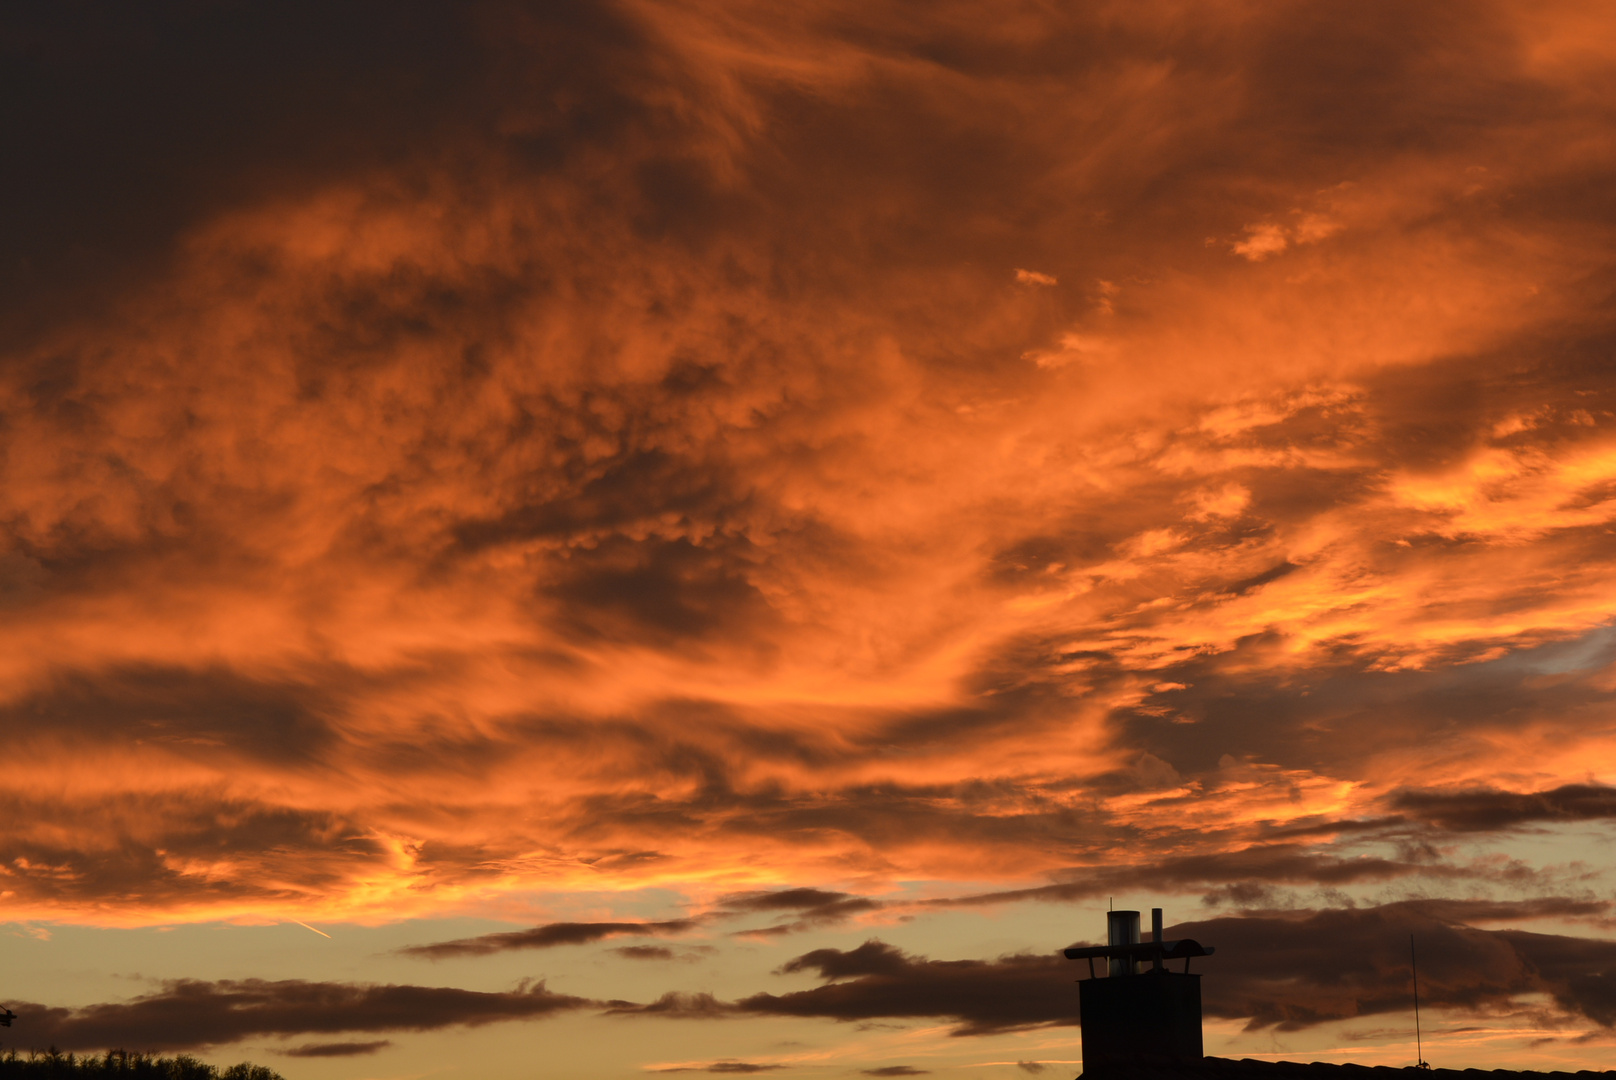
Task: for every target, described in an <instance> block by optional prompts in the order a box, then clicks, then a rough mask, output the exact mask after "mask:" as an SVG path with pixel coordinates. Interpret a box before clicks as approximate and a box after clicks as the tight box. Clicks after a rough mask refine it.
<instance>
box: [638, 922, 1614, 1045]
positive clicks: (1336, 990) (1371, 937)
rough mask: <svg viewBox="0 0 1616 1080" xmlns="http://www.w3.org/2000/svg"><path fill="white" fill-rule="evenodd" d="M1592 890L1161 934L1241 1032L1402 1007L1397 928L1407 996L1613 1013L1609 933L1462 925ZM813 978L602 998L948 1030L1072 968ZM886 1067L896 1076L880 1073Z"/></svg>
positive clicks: (897, 971)
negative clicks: (1193, 952) (1544, 1003)
mask: <svg viewBox="0 0 1616 1080" xmlns="http://www.w3.org/2000/svg"><path fill="white" fill-rule="evenodd" d="M1609 908H1610V904H1609V903H1608V902H1604V901H1583V900H1570V899H1557V898H1544V899H1542V900H1529V901H1522V902H1494V901H1486V900H1468V901H1466V900H1447V901H1405V902H1400V903H1394V904H1387V905H1383V906H1380V907H1373V908H1359V909H1341V910H1326V911H1310V910H1298V911H1290V912H1285V913H1283V914H1271V915H1269V914H1264V915H1252V916H1247V917H1225V918H1216V919H1208V920H1202V921H1197V922H1189V923H1181V924H1178V925H1176V926H1169V927H1167V928H1166V929H1167V932H1168V933H1169V934H1170V935H1171V936H1172V937H1173V938H1175V939H1176V938H1191V939H1193V940H1196V941H1199V942H1200V943H1201V944H1203V945H1210V946H1212V947H1214V948H1215V949H1216V950H1217V952H1216V954H1215V955H1214V956H1212V957H1210V958H1208V959H1206V960H1203V961H1201V962H1200V970H1201V972H1202V974H1203V975H1204V976H1205V978H1204V980H1203V983H1202V995H1203V1001H1204V1003H1205V1010H1206V1013H1207V1015H1209V1016H1219V1017H1226V1018H1230V1019H1239V1020H1244V1021H1245V1022H1246V1026H1247V1029H1248V1030H1259V1029H1263V1028H1269V1027H1273V1028H1277V1029H1279V1030H1282V1031H1291V1030H1299V1029H1302V1028H1306V1027H1311V1026H1314V1025H1317V1024H1322V1023H1327V1022H1331V1021H1338V1020H1347V1019H1352V1018H1355V1017H1363V1016H1374V1015H1381V1014H1387V1013H1402V1012H1405V1011H1407V1010H1409V1009H1411V1008H1412V1000H1413V999H1412V990H1411V985H1412V983H1411V976H1410V967H1409V953H1408V946H1409V935H1410V934H1413V935H1414V936H1415V938H1416V941H1417V943H1418V948H1419V956H1420V993H1421V1000H1422V1001H1424V1002H1427V1003H1428V1004H1430V1005H1432V1006H1437V1007H1444V1006H1445V1007H1449V1008H1454V1009H1459V1010H1465V1011H1470V1012H1476V1011H1487V1012H1490V1013H1492V1014H1495V1015H1497V1014H1506V1013H1509V1012H1530V1011H1531V1010H1532V1009H1534V1008H1536V1007H1537V1006H1535V1005H1534V1004H1532V1001H1531V997H1532V995H1546V996H1548V997H1549V998H1551V999H1552V1000H1553V1001H1555V1002H1556V1003H1557V1004H1558V1005H1559V1007H1560V1008H1561V1009H1563V1010H1565V1011H1566V1012H1567V1013H1571V1014H1579V1015H1581V1016H1583V1017H1586V1018H1588V1019H1590V1020H1592V1021H1594V1022H1595V1023H1597V1024H1600V1025H1602V1026H1606V1027H1609V1026H1612V1025H1613V1024H1616V994H1612V993H1611V991H1610V987H1611V986H1612V985H1616V943H1612V942H1608V941H1604V940H1602V939H1598V938H1577V937H1568V936H1563V935H1553V934H1535V933H1529V932H1526V931H1522V930H1514V929H1503V930H1487V929H1481V928H1478V927H1476V926H1473V925H1469V923H1477V922H1489V921H1511V920H1518V919H1523V918H1541V917H1549V916H1560V917H1566V916H1572V917H1576V916H1600V915H1603V914H1605V913H1607V912H1608V910H1609ZM781 971H782V973H786V974H794V973H800V972H813V973H815V974H817V975H818V976H819V977H820V978H821V979H823V980H825V985H822V986H819V987H815V988H813V989H811V990H802V991H796V992H792V993H786V994H770V993H760V994H754V995H751V996H750V997H746V998H742V999H740V1000H738V1001H734V1002H721V1001H718V1000H717V999H715V998H713V997H712V996H711V995H707V994H701V995H681V994H667V995H664V996H663V997H662V998H661V999H659V1000H658V1001H657V1002H655V1003H653V1004H652V1005H633V1004H631V1003H627V1002H611V1003H609V1005H610V1006H611V1010H610V1011H612V1012H614V1013H617V1014H620V1015H634V1014H638V1015H662V1016H667V1017H670V1018H685V1019H721V1018H726V1017H729V1018H734V1017H737V1016H745V1015H757V1014H762V1015H769V1016H802V1017H824V1018H827V1019H833V1020H839V1021H858V1022H862V1021H872V1020H893V1019H899V1020H901V1019H911V1018H942V1019H946V1020H949V1021H951V1022H952V1023H953V1024H954V1029H953V1032H952V1034H954V1035H956V1036H970V1035H985V1034H993V1033H998V1032H1004V1031H1013V1030H1018V1029H1021V1028H1029V1027H1040V1026H1050V1025H1071V1024H1076V1023H1077V1022H1078V1016H1077V993H1076V990H1075V988H1074V987H1073V985H1072V984H1073V982H1074V980H1076V979H1078V978H1081V977H1082V976H1083V974H1084V970H1083V969H1081V968H1080V967H1079V965H1077V964H1074V963H1073V962H1072V961H1069V960H1066V959H1065V958H1064V957H1061V956H1059V955H1055V956H1033V955H1010V956H1002V957H999V958H997V959H994V960H931V959H928V958H926V957H920V956H914V955H912V954H909V953H906V952H904V951H903V950H901V949H898V948H895V947H893V946H891V945H888V944H886V943H884V942H881V941H878V940H874V939H872V940H870V941H866V942H865V943H864V944H863V945H860V946H859V947H858V948H856V949H851V950H842V949H834V948H826V949H815V950H813V951H812V952H808V953H804V954H802V955H801V956H798V957H796V958H794V959H792V960H790V961H788V962H787V963H786V964H785V965H783V967H782V968H781ZM890 1075H898V1074H890Z"/></svg>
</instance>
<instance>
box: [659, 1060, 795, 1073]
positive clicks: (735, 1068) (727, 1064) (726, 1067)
mask: <svg viewBox="0 0 1616 1080" xmlns="http://www.w3.org/2000/svg"><path fill="white" fill-rule="evenodd" d="M785 1067H786V1066H784V1065H765V1064H760V1063H758V1062H753V1061H715V1062H713V1063H712V1064H710V1065H680V1066H676V1067H674V1068H671V1069H655V1070H653V1071H654V1072H659V1073H683V1072H705V1073H761V1072H774V1071H775V1070H776V1069H784V1068H785Z"/></svg>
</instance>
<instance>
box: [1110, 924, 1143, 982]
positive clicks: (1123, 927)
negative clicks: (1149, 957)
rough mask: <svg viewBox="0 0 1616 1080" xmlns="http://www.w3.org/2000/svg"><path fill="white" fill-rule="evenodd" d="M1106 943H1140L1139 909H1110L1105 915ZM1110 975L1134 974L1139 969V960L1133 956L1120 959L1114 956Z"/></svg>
mask: <svg viewBox="0 0 1616 1080" xmlns="http://www.w3.org/2000/svg"><path fill="white" fill-rule="evenodd" d="M1105 930H1106V944H1107V945H1137V944H1139V913H1138V912H1137V911H1110V912H1107V913H1106V916H1105ZM1110 963H1111V967H1110V970H1109V971H1108V972H1107V974H1109V975H1134V974H1137V973H1138V971H1139V961H1137V960H1134V959H1133V958H1132V957H1129V958H1127V959H1118V958H1116V957H1113V958H1112V959H1111V961H1110Z"/></svg>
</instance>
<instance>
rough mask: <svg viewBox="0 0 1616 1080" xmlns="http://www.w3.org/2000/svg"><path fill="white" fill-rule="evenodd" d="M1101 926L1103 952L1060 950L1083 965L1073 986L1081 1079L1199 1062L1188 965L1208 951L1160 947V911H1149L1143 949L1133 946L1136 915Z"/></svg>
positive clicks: (1113, 915)
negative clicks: (1099, 968) (1176, 967)
mask: <svg viewBox="0 0 1616 1080" xmlns="http://www.w3.org/2000/svg"><path fill="white" fill-rule="evenodd" d="M1105 921H1106V944H1104V945H1099V946H1095V947H1093V948H1086V947H1085V948H1073V949H1067V950H1066V956H1067V958H1068V959H1072V960H1087V961H1088V962H1089V977H1088V978H1087V979H1083V980H1081V981H1080V982H1079V983H1078V1004H1079V1007H1080V1008H1081V1010H1082V1012H1081V1022H1082V1028H1083V1071H1084V1072H1085V1073H1088V1072H1094V1071H1100V1072H1104V1071H1106V1070H1108V1069H1115V1068H1118V1067H1126V1066H1130V1065H1140V1064H1146V1063H1164V1062H1185V1061H1199V1060H1201V1057H1202V1056H1203V1055H1202V1051H1201V977H1200V976H1199V975H1191V974H1190V958H1191V957H1194V956H1210V955H1212V952H1213V950H1212V949H1207V948H1202V947H1201V945H1200V943H1199V942H1195V941H1190V940H1187V939H1186V940H1184V941H1163V940H1162V909H1161V908H1152V909H1151V912H1150V929H1151V934H1150V938H1151V939H1150V940H1149V941H1140V940H1139V913H1138V912H1137V911H1112V912H1109V913H1107V915H1106V920H1105ZM1098 959H1105V960H1107V961H1108V963H1107V965H1106V974H1105V977H1104V978H1100V977H1097V975H1096V972H1095V970H1094V961H1095V960H1098ZM1169 960H1183V961H1184V970H1183V971H1181V972H1180V971H1169V970H1168V969H1167V961H1169ZM1145 964H1148V965H1149V966H1148V968H1144V969H1143V970H1141V968H1142V967H1143V966H1144V965H1145Z"/></svg>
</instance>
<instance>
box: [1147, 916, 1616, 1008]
mask: <svg viewBox="0 0 1616 1080" xmlns="http://www.w3.org/2000/svg"><path fill="white" fill-rule="evenodd" d="M1557 908H1558V909H1559V910H1557ZM1606 909H1607V905H1605V904H1602V903H1601V904H1594V903H1590V904H1587V905H1579V904H1577V903H1576V902H1571V903H1565V902H1562V903H1561V904H1558V905H1557V904H1555V903H1554V902H1552V901H1549V902H1544V903H1541V904H1536V903H1533V902H1527V903H1525V904H1522V905H1519V906H1517V905H1513V904H1499V905H1494V904H1491V903H1488V902H1484V901H1482V902H1469V903H1466V902H1449V903H1446V904H1443V903H1437V904H1429V903H1426V902H1420V901H1409V902H1404V903H1398V904H1388V905H1384V906H1381V907H1376V908H1363V909H1356V910H1339V911H1320V912H1298V913H1295V914H1293V915H1285V916H1278V917H1263V916H1259V917H1252V918H1229V919H1211V920H1206V921H1202V922H1192V923H1185V924H1182V925H1179V926H1176V927H1174V928H1173V931H1172V932H1173V935H1174V936H1183V937H1191V938H1194V939H1195V940H1197V941H1200V942H1202V943H1203V944H1206V945H1212V946H1214V947H1216V948H1217V955H1216V957H1215V958H1214V959H1210V960H1207V961H1203V964H1204V966H1203V968H1202V970H1203V971H1205V972H1206V973H1207V977H1206V979H1205V980H1203V983H1202V986H1203V993H1204V1001H1205V1008H1206V1011H1207V1014H1208V1015H1211V1016H1224V1017H1229V1018H1237V1019H1244V1020H1245V1021H1246V1023H1247V1027H1248V1029H1258V1028H1265V1027H1275V1028H1278V1029H1279V1030H1296V1029H1300V1028H1305V1027H1309V1026H1312V1025H1314V1024H1319V1023H1324V1022H1327V1021H1331V1020H1341V1019H1347V1018H1351V1017H1355V1016H1371V1015H1378V1014H1384V1013H1402V1012H1406V1011H1408V1010H1410V1009H1411V1008H1412V990H1411V985H1412V984H1411V978H1410V968H1409V956H1408V948H1409V935H1410V934H1413V935H1415V938H1416V940H1417V943H1418V949H1419V962H1420V999H1421V1001H1422V1002H1428V1003H1430V1004H1432V1005H1437V1006H1443V1005H1445V1006H1450V1007H1454V1008H1458V1009H1462V1010H1465V1011H1468V1012H1477V1011H1491V1012H1495V1013H1501V1012H1508V1011H1521V1010H1526V1009H1529V1008H1530V1006H1529V1005H1527V1004H1525V1003H1524V1002H1522V1001H1521V1000H1519V999H1522V998H1525V997H1526V996H1527V995H1532V994H1547V995H1548V996H1550V997H1552V998H1553V999H1554V1000H1555V1001H1556V1002H1557V1003H1558V1004H1559V1005H1560V1006H1561V1007H1562V1008H1563V1009H1565V1010H1566V1011H1567V1012H1570V1013H1580V1014H1582V1015H1583V1016H1585V1017H1587V1018H1588V1019H1590V1020H1593V1021H1594V1022H1596V1023H1598V1024H1601V1025H1604V1026H1609V1025H1610V1024H1611V1022H1612V1017H1613V1014H1612V1012H1611V1011H1610V1007H1609V1004H1608V1001H1609V999H1608V998H1607V997H1606V996H1605V993H1604V990H1603V988H1604V987H1605V986H1606V984H1607V973H1616V943H1612V942H1608V941H1604V940H1601V939H1597V938H1573V937H1566V936H1561V935H1552V934H1533V933H1528V932H1525V931H1520V930H1483V929H1477V928H1476V927H1473V926H1469V925H1466V924H1465V923H1464V922H1461V921H1459V920H1460V919H1470V920H1474V921H1483V920H1486V919H1491V918H1496V919H1500V920H1507V919H1512V918H1519V917H1521V916H1522V915H1526V914H1528V913H1532V912H1541V913H1542V914H1593V913H1598V912H1602V911H1603V910H1606Z"/></svg>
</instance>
